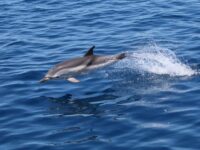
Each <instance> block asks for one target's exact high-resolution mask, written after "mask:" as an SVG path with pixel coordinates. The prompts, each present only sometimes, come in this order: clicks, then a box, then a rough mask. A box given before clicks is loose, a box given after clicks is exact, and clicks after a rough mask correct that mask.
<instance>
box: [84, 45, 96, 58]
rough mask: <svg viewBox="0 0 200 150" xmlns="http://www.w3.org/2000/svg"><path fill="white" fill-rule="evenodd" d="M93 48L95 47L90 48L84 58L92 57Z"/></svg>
mask: <svg viewBox="0 0 200 150" xmlns="http://www.w3.org/2000/svg"><path fill="white" fill-rule="evenodd" d="M94 48H95V46H92V47H91V48H90V49H89V50H88V51H87V53H86V54H85V55H84V56H92V55H93V49H94Z"/></svg>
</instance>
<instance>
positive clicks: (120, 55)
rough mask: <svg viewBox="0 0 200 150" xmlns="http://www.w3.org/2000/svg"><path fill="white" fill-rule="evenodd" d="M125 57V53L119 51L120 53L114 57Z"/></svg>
mask: <svg viewBox="0 0 200 150" xmlns="http://www.w3.org/2000/svg"><path fill="white" fill-rule="evenodd" d="M125 57H126V54H125V53H121V54H118V55H117V56H116V59H123V58H125Z"/></svg>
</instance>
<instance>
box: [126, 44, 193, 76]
mask: <svg viewBox="0 0 200 150" xmlns="http://www.w3.org/2000/svg"><path fill="white" fill-rule="evenodd" d="M127 56H128V57H127V59H126V60H125V61H124V62H123V63H125V64H124V65H123V66H125V67H127V68H130V69H131V68H134V69H136V70H137V71H139V72H148V73H154V74H159V75H170V76H192V75H195V74H197V72H196V71H195V70H193V69H192V68H191V67H190V66H189V65H186V64H185V63H183V62H181V61H180V60H179V59H178V58H177V57H176V55H175V53H174V52H173V51H171V50H169V49H166V48H162V47H159V46H157V45H150V46H146V47H144V48H143V49H141V50H138V51H135V52H132V53H128V54H127Z"/></svg>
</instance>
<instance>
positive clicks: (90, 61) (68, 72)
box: [40, 46, 126, 83]
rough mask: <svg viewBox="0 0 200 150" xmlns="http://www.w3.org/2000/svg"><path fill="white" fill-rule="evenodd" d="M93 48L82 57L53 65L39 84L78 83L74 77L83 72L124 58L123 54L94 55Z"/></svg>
mask: <svg viewBox="0 0 200 150" xmlns="http://www.w3.org/2000/svg"><path fill="white" fill-rule="evenodd" d="M94 48H95V46H92V47H91V48H90V49H89V50H88V51H87V53H86V54H85V55H84V56H83V57H77V58H73V59H70V60H66V61H64V62H61V63H59V64H57V65H55V66H54V67H53V68H51V69H50V70H49V71H48V72H47V74H46V75H45V76H44V78H42V79H41V80H40V82H41V83H42V82H46V81H48V80H52V79H56V78H61V79H66V80H68V81H69V82H73V83H77V82H80V81H79V80H78V79H76V78H75V77H74V76H76V75H78V74H80V73H82V72H85V71H89V70H92V69H96V68H100V67H103V66H107V65H110V64H112V63H114V62H116V61H118V60H121V59H123V58H125V57H126V55H125V53H121V54H117V55H108V56H99V55H94V54H93V50H94Z"/></svg>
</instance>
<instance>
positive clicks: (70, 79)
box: [67, 77, 80, 83]
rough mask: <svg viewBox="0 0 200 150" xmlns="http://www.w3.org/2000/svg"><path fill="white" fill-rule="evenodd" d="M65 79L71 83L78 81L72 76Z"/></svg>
mask: <svg viewBox="0 0 200 150" xmlns="http://www.w3.org/2000/svg"><path fill="white" fill-rule="evenodd" d="M67 80H68V81H69V82H72V83H78V82H80V81H79V80H78V79H76V78H74V77H70V78H67Z"/></svg>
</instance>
